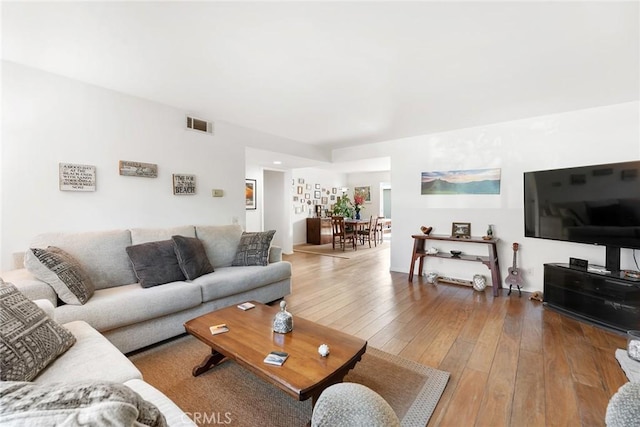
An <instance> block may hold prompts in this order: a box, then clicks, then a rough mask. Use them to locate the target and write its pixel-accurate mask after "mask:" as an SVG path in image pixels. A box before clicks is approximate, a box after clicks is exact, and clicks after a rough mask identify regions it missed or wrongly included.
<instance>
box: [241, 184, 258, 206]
mask: <svg viewBox="0 0 640 427" xmlns="http://www.w3.org/2000/svg"><path fill="white" fill-rule="evenodd" d="M256 191H257V186H256V180H255V179H245V180H244V203H245V208H246V209H247V210H254V209H256Z"/></svg>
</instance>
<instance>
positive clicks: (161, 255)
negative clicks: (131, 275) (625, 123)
mask: <svg viewBox="0 0 640 427" xmlns="http://www.w3.org/2000/svg"><path fill="white" fill-rule="evenodd" d="M126 250H127V255H129V259H130V260H131V264H132V265H133V271H134V272H135V273H136V277H137V278H138V281H139V282H140V286H142V287H143V288H150V287H152V286H158V285H164V284H165V283H170V282H177V281H180V280H185V277H184V274H182V270H180V265H178V258H177V257H176V252H175V250H174V248H173V240H161V241H159V242H149V243H142V244H140V245H133V246H129V247H127V248H126Z"/></svg>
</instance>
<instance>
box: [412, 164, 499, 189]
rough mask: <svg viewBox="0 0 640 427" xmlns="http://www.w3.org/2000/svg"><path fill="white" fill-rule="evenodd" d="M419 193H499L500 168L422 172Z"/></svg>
mask: <svg viewBox="0 0 640 427" xmlns="http://www.w3.org/2000/svg"><path fill="white" fill-rule="evenodd" d="M420 180H421V181H420V186H421V189H420V194H422V195H425V194H500V168H494V169H468V170H450V171H431V172H422V173H421V175H420Z"/></svg>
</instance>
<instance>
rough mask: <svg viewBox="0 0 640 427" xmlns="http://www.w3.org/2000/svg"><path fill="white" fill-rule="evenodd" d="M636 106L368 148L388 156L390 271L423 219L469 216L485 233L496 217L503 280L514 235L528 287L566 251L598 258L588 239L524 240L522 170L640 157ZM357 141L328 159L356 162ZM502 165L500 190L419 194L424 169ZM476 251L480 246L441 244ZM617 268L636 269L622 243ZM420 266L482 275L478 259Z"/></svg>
mask: <svg viewBox="0 0 640 427" xmlns="http://www.w3.org/2000/svg"><path fill="white" fill-rule="evenodd" d="M639 125H640V122H639V103H638V102H632V103H625V104H619V105H613V106H607V107H601V108H593V109H588V110H580V111H574V112H569V113H564V114H556V115H550V116H544V117H536V118H530V119H526V120H518V121H513V122H506V123H498V124H493V125H488V126H482V127H476V128H470V129H460V130H456V131H452V132H446V133H439V134H432V135H423V136H417V137H412V138H404V139H399V140H394V141H387V142H383V143H379V144H374V145H372V146H370V147H367V152H368V155H379V156H385V155H389V156H391V171H392V176H391V183H392V188H393V195H392V209H393V237H392V243H391V270H393V271H400V272H408V271H409V267H410V260H411V250H412V244H413V241H412V240H413V239H411V237H410V236H411V235H412V234H416V233H419V227H420V226H421V225H427V226H432V227H434V231H433V232H434V233H437V234H450V233H451V223H452V222H454V221H456V222H470V223H471V224H472V234H474V235H479V236H480V235H483V234H484V233H485V231H486V228H487V225H488V224H494V225H495V228H494V231H495V234H496V236H497V237H498V238H500V239H501V243H500V244H499V257H500V260H501V262H500V264H501V270H502V279H504V278H505V277H506V275H507V268H508V267H509V266H511V262H512V254H513V252H512V249H511V244H512V243H513V242H519V243H520V251H519V252H518V254H519V257H518V266H519V267H521V268H522V269H524V274H523V277H524V279H525V282H526V286H525V289H527V290H531V291H533V290H542V287H543V286H542V281H543V264H544V263H553V262H568V260H569V257H570V256H573V257H579V258H585V259H588V260H589V262H591V263H594V264H604V261H605V255H604V251H605V249H604V248H603V247H596V246H591V245H583V244H574V243H566V242H556V241H548V240H541V239H532V238H526V239H525V238H524V220H523V181H522V178H523V172H525V171H530V170H538V169H551V168H560V167H571V166H580V165H587V164H599V163H612V162H618V161H629V160H638V159H640V134H639ZM361 151H362V150H361V147H360V148H358V147H350V148H345V149H339V150H334V153H333V159H334V161H348V160H353V159H357V158H358V156H359V154H358V153H359V152H361ZM479 168H501V170H502V181H501V193H500V194H499V195H446V196H444V195H442V196H433V195H432V196H426V195H425V196H422V195H421V194H420V174H421V172H425V171H444V170H455V169H479ZM433 246H437V247H439V248H440V249H443V250H447V251H448V250H450V249H454V248H456V249H460V250H462V251H464V252H467V253H472V254H474V253H475V254H483V252H484V248H483V246H478V247H475V248H472V247H470V246H475V245H473V244H465V245H460V244H455V243H450V244H444V243H440V242H438V244H435V245H433ZM621 264H622V265H621V267H622V268H630V269H631V268H633V269H635V268H636V267H635V265H634V263H633V259H632V251H631V250H625V249H623V251H622V255H621ZM425 269H426V270H427V271H431V270H435V271H438V272H439V273H441V274H443V275H446V276H452V277H457V278H463V279H467V280H468V279H470V278H471V277H472V276H473V274H474V273H481V274H484V275H486V276H487V277H488V269H487V268H486V267H484V266H483V265H482V264H480V263H473V262H458V261H447V260H433V259H429V260H427V261H426V267H425Z"/></svg>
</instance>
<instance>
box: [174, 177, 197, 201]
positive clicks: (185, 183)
mask: <svg viewBox="0 0 640 427" xmlns="http://www.w3.org/2000/svg"><path fill="white" fill-rule="evenodd" d="M173 194H174V195H176V196H192V195H194V194H196V176H195V175H183V174H179V173H174V174H173Z"/></svg>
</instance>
